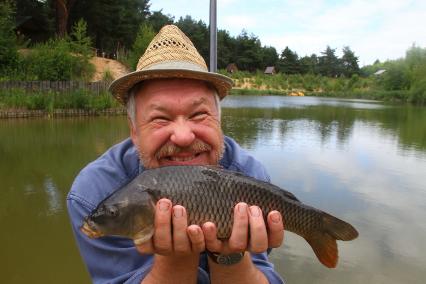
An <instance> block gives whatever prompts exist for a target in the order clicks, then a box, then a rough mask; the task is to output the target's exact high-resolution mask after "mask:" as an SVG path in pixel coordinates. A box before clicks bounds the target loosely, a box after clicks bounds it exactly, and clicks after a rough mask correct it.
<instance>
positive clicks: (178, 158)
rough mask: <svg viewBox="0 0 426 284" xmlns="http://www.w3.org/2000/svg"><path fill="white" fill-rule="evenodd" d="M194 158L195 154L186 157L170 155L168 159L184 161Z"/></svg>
mask: <svg viewBox="0 0 426 284" xmlns="http://www.w3.org/2000/svg"><path fill="white" fill-rule="evenodd" d="M194 158H195V156H188V157H172V156H170V157H169V160H170V161H176V162H185V161H189V160H192V159H194Z"/></svg>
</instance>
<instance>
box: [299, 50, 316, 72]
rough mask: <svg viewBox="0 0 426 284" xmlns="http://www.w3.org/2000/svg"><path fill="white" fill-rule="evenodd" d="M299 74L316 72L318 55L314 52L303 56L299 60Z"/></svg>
mask: <svg viewBox="0 0 426 284" xmlns="http://www.w3.org/2000/svg"><path fill="white" fill-rule="evenodd" d="M299 63H300V73H301V74H317V73H318V57H317V56H316V54H312V55H311V56H303V57H302V58H300V60H299Z"/></svg>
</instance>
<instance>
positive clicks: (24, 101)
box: [0, 89, 120, 112]
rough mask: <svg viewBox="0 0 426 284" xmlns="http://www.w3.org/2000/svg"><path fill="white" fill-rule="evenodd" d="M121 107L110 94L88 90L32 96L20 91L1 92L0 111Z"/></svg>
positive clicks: (49, 110) (38, 93) (51, 110)
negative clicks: (94, 92)
mask: <svg viewBox="0 0 426 284" xmlns="http://www.w3.org/2000/svg"><path fill="white" fill-rule="evenodd" d="M117 107H120V104H119V103H118V102H117V101H116V100H115V99H114V98H113V97H112V96H111V94H109V93H108V92H101V93H100V94H99V95H98V94H93V93H91V92H89V91H86V90H75V91H71V92H69V93H60V92H47V93H46V92H40V91H36V92H33V93H31V94H27V93H25V91H23V90H20V89H12V90H0V110H2V109H3V110H5V109H22V110H45V111H48V112H53V110H55V109H92V110H105V109H109V108H117Z"/></svg>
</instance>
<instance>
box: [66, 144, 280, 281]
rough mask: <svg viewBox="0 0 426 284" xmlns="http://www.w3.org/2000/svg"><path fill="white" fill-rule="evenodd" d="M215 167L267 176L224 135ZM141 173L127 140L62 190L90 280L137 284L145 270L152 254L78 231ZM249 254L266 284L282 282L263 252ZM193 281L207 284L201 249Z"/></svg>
mask: <svg viewBox="0 0 426 284" xmlns="http://www.w3.org/2000/svg"><path fill="white" fill-rule="evenodd" d="M220 165H221V166H222V167H224V168H226V169H229V170H233V171H238V172H241V173H243V174H245V175H248V176H252V177H254V178H257V179H260V180H264V181H269V180H270V178H269V176H268V174H267V173H266V170H265V168H264V167H263V166H262V165H261V164H260V163H259V162H258V161H257V160H255V159H254V158H253V157H252V156H250V155H249V154H248V153H247V152H246V151H244V150H243V149H242V148H241V147H240V146H239V145H238V144H237V143H236V142H235V141H234V140H232V139H231V138H229V137H225V152H224V155H223V158H222V159H221V161H220ZM141 171H143V166H142V165H140V161H139V156H138V153H137V150H136V148H135V147H134V145H133V143H132V141H131V140H130V139H126V140H124V141H123V142H121V143H119V144H117V145H115V146H113V147H112V148H110V149H109V150H108V151H107V152H105V153H104V154H103V155H102V156H100V157H99V158H98V159H96V160H95V161H93V162H91V163H90V164H88V165H87V166H86V167H85V168H84V169H83V170H82V171H81V172H80V173H79V174H78V176H77V177H76V179H75V181H74V183H73V185H72V187H71V190H70V192H69V194H68V197H67V206H68V212H69V216H70V218H71V225H72V229H73V232H74V235H75V238H76V241H77V245H78V247H79V250H80V253H81V255H82V257H83V259H84V261H85V263H86V266H87V268H88V270H89V273H90V275H91V277H92V280H93V282H94V283H140V282H141V281H142V279H143V278H144V277H145V275H146V274H147V273H148V272H149V271H150V269H151V266H152V263H153V255H141V254H139V253H138V252H137V251H136V249H135V246H134V244H133V241H132V240H130V239H126V238H121V237H103V238H99V239H90V238H88V237H87V236H86V235H84V234H83V233H82V232H80V226H81V225H82V223H83V219H84V217H86V216H87V215H89V214H90V212H92V210H93V209H95V208H96V206H97V205H98V204H99V203H100V202H101V201H102V200H103V199H104V198H106V197H107V196H108V195H110V194H111V193H112V192H114V191H116V190H118V189H119V188H121V187H122V186H124V185H126V184H127V183H129V182H130V181H131V180H132V179H134V178H135V177H136V176H137V175H138V174H139V173H140V172H141ZM251 256H252V260H253V263H254V264H255V265H256V266H257V268H258V269H260V270H261V271H262V272H263V273H264V274H265V276H266V277H267V278H268V280H269V282H270V283H283V281H282V279H281V278H280V276H279V275H278V274H277V273H276V272H275V271H274V268H273V265H272V263H270V262H269V261H268V257H267V254H266V253H262V254H251ZM198 283H210V279H209V274H208V263H207V256H206V254H205V253H202V254H201V255H200V263H199V267H198Z"/></svg>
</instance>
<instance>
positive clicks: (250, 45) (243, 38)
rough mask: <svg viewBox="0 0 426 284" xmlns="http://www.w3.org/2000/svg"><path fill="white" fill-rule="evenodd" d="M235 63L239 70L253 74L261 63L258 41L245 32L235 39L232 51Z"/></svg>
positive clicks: (260, 50)
mask: <svg viewBox="0 0 426 284" xmlns="http://www.w3.org/2000/svg"><path fill="white" fill-rule="evenodd" d="M234 58H235V63H236V64H237V66H238V68H239V69H241V70H247V71H250V72H254V71H255V70H256V69H258V68H259V66H260V65H261V64H260V63H261V61H262V46H261V43H260V40H259V39H258V38H257V37H256V36H255V35H253V34H251V35H250V36H249V35H248V34H247V32H246V31H245V30H243V31H242V32H241V34H239V35H238V36H237V38H236V42H235V49H234Z"/></svg>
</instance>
